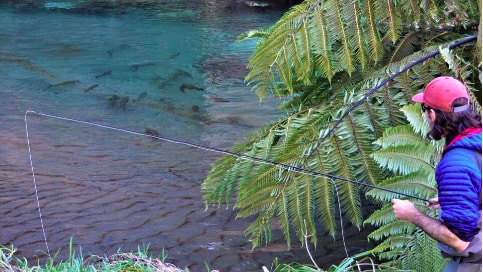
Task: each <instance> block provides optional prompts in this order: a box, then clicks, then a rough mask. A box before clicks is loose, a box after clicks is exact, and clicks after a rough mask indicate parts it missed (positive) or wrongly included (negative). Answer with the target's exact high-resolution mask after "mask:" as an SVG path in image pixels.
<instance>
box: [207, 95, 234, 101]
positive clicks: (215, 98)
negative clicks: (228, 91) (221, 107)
mask: <svg viewBox="0 0 483 272" xmlns="http://www.w3.org/2000/svg"><path fill="white" fill-rule="evenodd" d="M208 98H209V99H210V100H212V101H214V102H230V101H229V100H226V99H225V98H223V97H216V96H208Z"/></svg>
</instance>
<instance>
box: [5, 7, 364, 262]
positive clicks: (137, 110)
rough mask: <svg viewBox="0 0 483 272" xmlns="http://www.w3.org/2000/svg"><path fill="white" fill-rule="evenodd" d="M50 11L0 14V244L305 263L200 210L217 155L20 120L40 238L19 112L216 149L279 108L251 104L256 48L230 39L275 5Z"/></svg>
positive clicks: (329, 252)
mask: <svg viewBox="0 0 483 272" xmlns="http://www.w3.org/2000/svg"><path fill="white" fill-rule="evenodd" d="M81 2H82V1H81ZM53 3H54V2H47V3H46V4H45V5H43V6H42V5H41V7H40V8H38V7H25V6H15V5H7V4H4V5H0V95H1V97H0V118H1V122H0V131H1V132H2V133H1V134H0V142H1V145H0V152H1V153H0V216H1V220H0V244H9V243H13V244H14V245H15V246H16V247H17V248H18V249H19V254H20V256H24V257H27V258H30V259H33V258H34V257H35V256H39V257H41V258H43V257H45V253H46V251H47V246H48V248H49V250H50V252H51V253H52V254H54V253H55V252H57V251H58V252H59V255H58V257H57V258H58V259H59V260H61V259H63V258H66V256H68V251H67V246H68V244H69V240H70V239H71V238H72V239H73V242H74V246H75V248H78V246H81V247H82V251H83V253H84V254H87V253H90V254H97V255H100V256H103V255H105V254H106V255H108V254H112V253H115V252H116V251H117V250H119V249H122V250H123V251H128V250H137V249H138V246H139V245H141V247H143V246H148V247H149V249H150V252H152V253H153V254H154V255H159V254H161V252H162V251H163V250H165V252H167V253H168V258H167V261H168V262H172V263H174V264H176V265H178V266H180V267H187V268H189V269H190V270H191V271H206V268H205V265H208V266H209V267H210V269H219V270H220V271H260V268H261V266H262V265H266V266H268V267H270V265H271V262H272V260H274V259H275V258H278V259H279V260H281V261H284V262H292V261H300V262H305V263H309V262H310V261H309V259H308V255H307V254H306V252H305V249H302V248H301V247H300V246H297V245H295V246H294V248H293V249H292V250H287V246H286V245H285V244H284V241H283V239H281V234H280V233H279V231H278V230H277V228H276V226H274V242H273V243H272V244H270V245H268V246H267V247H264V248H260V249H256V250H255V251H251V244H250V242H249V241H248V238H247V237H246V236H245V235H244V234H243V230H244V229H245V228H246V227H247V226H248V224H249V223H250V219H236V220H235V217H236V211H234V210H232V208H231V207H230V208H227V209H226V208H225V207H220V208H217V207H209V208H207V209H205V206H204V203H203V199H202V194H201V187H200V184H201V182H202V181H203V179H204V177H205V176H206V174H207V172H208V171H209V169H210V166H211V163H212V162H213V161H214V160H215V159H216V158H218V157H219V156H221V155H220V154H217V153H214V152H210V151H206V150H201V149H197V148H193V147H189V146H185V145H180V144H174V143H169V142H164V141H160V140H154V139H152V138H148V137H143V136H139V135H135V134H130V133H126V132H123V131H116V130H110V129H105V128H100V127H96V126H92V125H88V124H82V123H76V122H71V121H66V120H60V119H55V118H48V117H40V116H36V115H28V119H27V120H28V129H29V136H30V141H31V151H32V161H33V165H34V169H35V174H36V185H37V189H38V196H39V203H40V210H41V212H42V218H43V223H44V230H45V234H46V240H47V244H46V243H45V239H44V236H43V234H42V228H41V226H40V220H39V213H38V209H37V202H36V196H35V190H34V184H33V179H32V172H31V168H30V162H29V153H28V147H27V140H26V134H25V122H24V114H25V112H26V111H27V110H33V111H37V112H41V113H45V114H51V115H55V116H60V117H67V118H74V119H79V120H83V121H88V122H95V123H99V124H104V125H108V126H114V127H119V128H124V129H127V130H130V131H135V132H140V133H143V132H145V131H147V130H151V131H152V130H155V131H157V133H159V135H160V136H163V137H169V138H174V139H177V140H181V141H188V142H193V143H197V144H201V145H206V146H210V147H215V148H221V149H228V148H230V147H231V145H232V144H233V143H234V142H235V141H237V140H240V139H242V138H243V136H244V135H245V134H246V133H247V132H249V131H252V130H255V129H256V128H258V127H260V126H261V125H263V124H265V123H267V122H269V121H271V120H276V119H278V118H279V116H280V112H278V110H277V106H278V104H279V101H278V100H277V99H274V98H266V99H265V100H264V101H263V102H262V103H260V102H259V99H258V97H257V96H256V95H255V94H254V93H252V92H250V91H249V89H248V88H247V87H246V86H245V84H244V81H243V80H244V77H245V75H246V72H247V70H246V68H245V67H246V64H247V63H248V58H249V56H250V54H251V52H252V51H253V49H254V47H255V41H247V42H243V43H235V42H234V41H235V39H236V37H237V36H238V35H239V34H240V33H242V32H244V31H247V30H250V29H254V28H258V27H263V26H268V25H270V24H272V23H273V22H275V21H276V20H277V19H278V18H280V16H281V15H282V12H283V11H282V10H251V9H248V8H247V7H245V6H243V4H239V3H236V2H230V1H207V2H204V3H195V4H194V3H190V2H189V1H187V2H183V1H174V2H171V4H165V5H161V6H159V7H156V8H123V9H121V8H116V9H96V8H95V7H91V9H83V10H79V11H76V12H73V10H66V9H53V8H52V7H59V4H55V5H54V4H53ZM68 4H69V2H63V3H62V5H67V7H68ZM65 7H66V6H64V8H65ZM183 84H185V85H183ZM186 84H189V86H191V87H196V88H201V89H202V90H196V89H190V88H187V87H186V86H188V85H186ZM183 86H185V87H183ZM115 97H120V98H122V97H129V100H128V102H127V103H125V104H124V105H122V104H121V103H119V102H120V100H121V99H119V100H113V99H114V98H115ZM349 227H350V226H348V228H349ZM346 235H347V234H346ZM321 239H322V238H321ZM327 239H328V241H329V242H328V243H327V244H326V245H324V246H322V247H321V248H319V249H318V250H317V251H316V252H314V254H315V255H316V256H320V261H321V262H326V263H329V264H330V263H335V262H337V260H340V258H341V256H342V257H343V256H344V255H345V254H344V253H342V250H343V248H342V247H341V244H340V243H339V241H340V240H337V243H335V240H333V239H332V238H330V237H328V238H327ZM362 239H363V238H362ZM322 244H324V243H322Z"/></svg>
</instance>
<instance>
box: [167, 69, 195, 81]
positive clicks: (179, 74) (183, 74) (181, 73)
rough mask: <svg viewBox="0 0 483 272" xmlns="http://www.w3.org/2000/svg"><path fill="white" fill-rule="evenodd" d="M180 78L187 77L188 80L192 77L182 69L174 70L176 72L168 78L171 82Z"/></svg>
mask: <svg viewBox="0 0 483 272" xmlns="http://www.w3.org/2000/svg"><path fill="white" fill-rule="evenodd" d="M180 77H189V78H193V76H192V75H191V74H190V73H188V72H186V71H185V70H183V69H179V68H178V69H176V71H175V72H174V74H173V75H172V76H171V77H170V79H171V80H174V79H178V78H180Z"/></svg>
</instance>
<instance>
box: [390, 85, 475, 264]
mask: <svg viewBox="0 0 483 272" xmlns="http://www.w3.org/2000/svg"><path fill="white" fill-rule="evenodd" d="M412 101H414V102H417V103H421V107H422V110H423V112H424V115H425V117H426V120H427V121H428V124H429V126H430V131H429V132H428V134H427V137H428V138H429V139H431V140H440V139H442V138H444V139H445V141H446V142H445V148H444V150H443V153H442V157H441V161H440V162H439V164H438V166H437V167H436V170H435V177H436V182H437V184H438V197H437V198H433V199H430V200H429V202H428V204H427V206H428V207H430V208H432V207H434V208H439V220H436V219H433V218H431V217H430V216H428V215H426V214H424V213H422V212H421V211H419V210H418V209H416V207H415V206H414V205H413V203H411V202H410V201H409V200H400V199H393V200H392V204H393V211H394V215H395V216H396V217H397V218H399V219H401V220H406V221H409V222H411V223H413V224H415V225H417V226H419V227H420V228H421V229H423V230H424V231H425V232H426V233H428V234H429V235H430V236H431V237H433V238H434V239H436V240H437V241H438V248H439V249H440V250H441V253H442V255H443V257H445V258H450V261H449V263H448V264H447V266H446V267H445V270H444V271H445V272H449V271H458V272H463V271H464V272H470V271H481V261H482V260H481V248H482V240H481V116H480V115H479V114H477V113H475V112H474V111H473V110H471V109H470V106H469V96H468V90H467V89H466V86H465V85H464V84H463V83H462V82H460V81H459V80H457V79H455V78H452V77H448V76H441V77H437V78H435V79H433V80H432V81H431V82H430V83H429V84H428V85H427V86H426V88H425V89H424V92H422V93H418V94H416V95H415V96H413V97H412Z"/></svg>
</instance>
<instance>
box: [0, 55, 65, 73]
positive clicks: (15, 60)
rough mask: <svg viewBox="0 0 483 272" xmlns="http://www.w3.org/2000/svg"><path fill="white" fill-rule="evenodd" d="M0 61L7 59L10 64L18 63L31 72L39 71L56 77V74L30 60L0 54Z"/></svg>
mask: <svg viewBox="0 0 483 272" xmlns="http://www.w3.org/2000/svg"><path fill="white" fill-rule="evenodd" d="M0 61H7V62H10V63H12V64H16V65H19V66H20V67H22V68H24V69H27V70H29V71H31V72H35V73H39V74H41V75H44V76H48V77H52V78H55V77H57V76H56V75H54V74H53V73H51V72H50V71H47V70H45V69H43V68H41V67H39V66H37V65H35V64H33V63H32V62H30V61H28V60H26V59H22V58H18V57H13V56H6V55H0Z"/></svg>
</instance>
